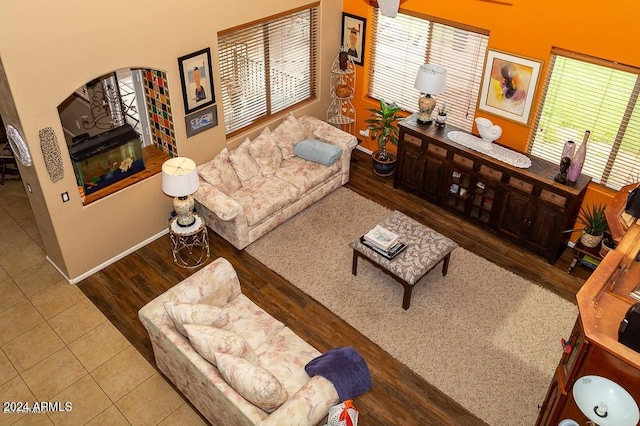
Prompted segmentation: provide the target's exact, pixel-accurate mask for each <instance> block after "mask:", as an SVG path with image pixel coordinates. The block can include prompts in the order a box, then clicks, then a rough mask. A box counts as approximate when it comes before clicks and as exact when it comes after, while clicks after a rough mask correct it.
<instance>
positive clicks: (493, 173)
mask: <svg viewBox="0 0 640 426" xmlns="http://www.w3.org/2000/svg"><path fill="white" fill-rule="evenodd" d="M480 174H481V175H482V176H484V177H486V178H489V179H495V180H500V179H502V172H501V171H500V170H496V169H492V168H491V167H488V166H485V165H484V164H483V165H481V166H480Z"/></svg>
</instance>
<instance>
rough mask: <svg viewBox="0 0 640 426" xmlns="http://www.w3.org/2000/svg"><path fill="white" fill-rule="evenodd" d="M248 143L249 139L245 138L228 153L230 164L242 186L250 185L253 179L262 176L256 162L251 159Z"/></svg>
mask: <svg viewBox="0 0 640 426" xmlns="http://www.w3.org/2000/svg"><path fill="white" fill-rule="evenodd" d="M250 144H251V141H250V140H249V138H247V139H245V140H244V142H242V143H241V144H240V146H239V147H237V148H236V149H234V150H232V151H231V152H230V153H229V159H230V160H231V165H232V166H233V169H234V170H235V171H236V173H237V174H238V177H239V178H240V183H242V186H244V187H250V186H252V185H253V183H254V182H255V180H256V179H258V178H260V177H261V176H262V173H261V172H260V167H259V166H258V163H256V160H254V159H253V157H252V156H251V153H250V152H249V145H250Z"/></svg>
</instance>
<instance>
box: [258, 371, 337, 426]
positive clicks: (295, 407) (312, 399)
mask: <svg viewBox="0 0 640 426" xmlns="http://www.w3.org/2000/svg"><path fill="white" fill-rule="evenodd" d="M337 403H338V392H337V391H336V389H335V388H334V387H333V385H332V384H331V382H330V381H328V380H327V379H325V378H324V377H322V376H313V377H312V378H311V379H310V380H309V381H308V382H307V383H306V384H305V385H304V386H303V387H301V388H300V389H299V390H298V392H296V393H295V394H293V395H291V398H289V400H288V401H287V402H285V403H284V404H282V405H281V406H280V407H279V408H278V409H277V410H276V411H274V412H273V413H271V415H269V417H267V418H266V419H264V420H263V421H261V422H260V423H258V424H259V425H260V426H307V425H308V426H315V425H317V424H318V423H320V421H321V420H322V419H324V418H325V417H326V416H327V415H328V414H329V408H331V407H332V406H334V405H336V404H337Z"/></svg>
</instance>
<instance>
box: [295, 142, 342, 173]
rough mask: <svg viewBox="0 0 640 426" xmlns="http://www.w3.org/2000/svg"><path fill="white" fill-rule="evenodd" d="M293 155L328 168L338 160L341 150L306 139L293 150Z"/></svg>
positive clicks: (337, 147) (328, 144)
mask: <svg viewBox="0 0 640 426" xmlns="http://www.w3.org/2000/svg"><path fill="white" fill-rule="evenodd" d="M293 153H294V154H295V155H296V156H298V157H300V158H304V159H305V160H308V161H313V162H314V163H320V164H322V165H324V166H327V167H328V166H330V165H332V164H333V163H335V162H336V161H338V160H339V159H340V156H341V155H342V148H340V147H339V146H336V145H332V144H330V143H326V142H321V141H319V140H317V139H313V138H307V139H305V140H303V141H302V142H300V143H298V144H297V145H296V146H295V147H294V148H293Z"/></svg>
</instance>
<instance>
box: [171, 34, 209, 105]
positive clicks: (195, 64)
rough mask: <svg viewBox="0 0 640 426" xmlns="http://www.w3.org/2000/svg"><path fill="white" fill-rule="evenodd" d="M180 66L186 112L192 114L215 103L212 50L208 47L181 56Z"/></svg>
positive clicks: (179, 59)
mask: <svg viewBox="0 0 640 426" xmlns="http://www.w3.org/2000/svg"><path fill="white" fill-rule="evenodd" d="M178 68H179V69H180V81H181V82H182V94H183V97H184V112H185V114H190V113H192V112H194V111H196V110H199V109H200V108H204V107H206V106H209V105H211V104H213V103H215V101H216V99H215V93H214V90H213V75H212V73H211V51H210V49H209V48H208V47H207V48H206V49H202V50H199V51H197V52H194V53H191V54H189V55H185V56H181V57H179V58H178Z"/></svg>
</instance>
